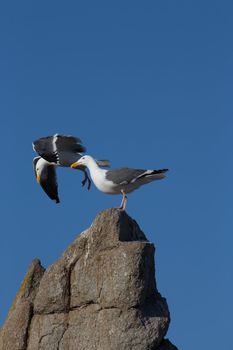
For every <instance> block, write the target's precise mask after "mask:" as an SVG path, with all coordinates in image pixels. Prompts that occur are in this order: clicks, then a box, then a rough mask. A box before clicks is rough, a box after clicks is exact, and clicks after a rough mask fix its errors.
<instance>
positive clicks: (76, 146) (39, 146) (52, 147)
mask: <svg viewBox="0 0 233 350" xmlns="http://www.w3.org/2000/svg"><path fill="white" fill-rule="evenodd" d="M32 145H33V149H34V150H35V151H36V152H37V153H38V154H39V155H40V156H41V157H42V158H44V159H45V160H47V161H48V162H50V163H54V164H57V165H61V166H70V165H71V164H72V163H74V162H75V161H77V160H78V159H79V158H80V156H81V154H80V153H82V152H85V151H86V148H85V147H84V146H83V145H82V141H81V140H80V138H78V137H74V136H66V135H59V134H56V135H54V136H47V137H42V138H40V139H38V140H35V141H34V142H33V144H32Z"/></svg>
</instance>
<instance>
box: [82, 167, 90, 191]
mask: <svg viewBox="0 0 233 350" xmlns="http://www.w3.org/2000/svg"><path fill="white" fill-rule="evenodd" d="M80 170H81V169H80ZM82 171H83V172H84V179H83V181H82V186H84V185H85V184H86V182H87V181H88V184H87V189H88V190H89V189H90V188H91V179H90V178H89V176H88V174H87V171H86V170H85V169H82Z"/></svg>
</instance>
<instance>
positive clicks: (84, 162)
mask: <svg viewBox="0 0 233 350" xmlns="http://www.w3.org/2000/svg"><path fill="white" fill-rule="evenodd" d="M92 164H96V161H95V160H94V158H92V157H91V156H86V155H85V156H83V157H81V158H80V159H79V160H78V161H77V162H75V163H73V164H71V166H70V167H71V168H73V169H77V168H78V167H80V166H86V167H87V168H88V167H90V166H91V165H92Z"/></svg>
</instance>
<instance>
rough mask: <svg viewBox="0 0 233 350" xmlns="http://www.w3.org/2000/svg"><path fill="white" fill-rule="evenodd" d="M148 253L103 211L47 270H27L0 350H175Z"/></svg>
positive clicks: (119, 215) (132, 226)
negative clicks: (168, 332) (168, 331)
mask: <svg viewBox="0 0 233 350" xmlns="http://www.w3.org/2000/svg"><path fill="white" fill-rule="evenodd" d="M154 251H155V249H154V246H153V244H152V243H150V242H148V240H147V239H146V236H145V235H144V233H143V232H142V231H141V229H140V227H139V226H138V224H137V223H136V222H135V221H134V220H133V219H131V218H130V217H129V216H128V215H127V214H126V213H125V212H122V211H120V210H117V209H108V210H105V211H103V212H102V213H100V214H99V215H98V216H97V217H96V219H95V220H94V222H93V224H92V225H91V227H90V228H89V229H88V230H86V231H84V232H83V233H81V234H80V235H79V236H78V237H77V238H76V239H75V240H74V242H73V243H72V244H71V245H70V246H69V247H68V248H67V249H66V251H65V252H64V254H63V255H62V256H61V258H60V259H58V260H57V261H56V262H55V263H54V264H52V265H51V266H49V267H48V268H47V269H46V270H45V269H44V268H43V267H42V266H41V264H40V262H39V260H35V261H34V262H33V263H32V265H31V267H30V268H29V271H28V273H27V275H26V277H25V279H24V282H23V283H22V286H21V288H20V290H19V292H18V294H17V296H16V299H15V301H14V303H13V306H12V308H11V310H10V312H9V315H8V317H7V320H6V322H5V324H4V325H3V327H2V329H1V333H0V350H84V349H85V350H175V349H177V348H176V347H175V346H174V345H172V344H171V343H170V342H169V341H168V340H165V339H164V337H165V335H166V332H167V329H168V326H169V322H170V315H169V310H168V305H167V302H166V299H164V298H163V297H162V296H161V295H160V293H159V292H158V290H157V286H156V281H155V268H154ZM12 335H13V336H12Z"/></svg>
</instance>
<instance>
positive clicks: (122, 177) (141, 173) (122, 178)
mask: <svg viewBox="0 0 233 350" xmlns="http://www.w3.org/2000/svg"><path fill="white" fill-rule="evenodd" d="M79 166H86V167H87V168H88V169H89V171H90V175H91V178H92V180H93V182H94V184H95V186H96V187H97V188H98V190H100V191H102V192H105V193H108V194H122V195H123V197H122V201H121V205H120V207H119V209H122V210H125V208H126V203H127V196H126V193H130V192H132V191H134V190H136V189H137V188H139V187H140V186H142V185H144V184H147V183H149V182H151V181H154V180H160V179H163V178H164V177H165V172H166V171H168V169H159V170H145V169H130V168H119V169H113V170H105V169H100V167H99V166H98V164H97V163H96V161H95V160H94V159H93V158H92V157H91V156H87V155H85V156H83V157H82V158H80V159H79V160H78V161H77V162H75V163H73V164H71V168H75V169H76V168H78V167H79Z"/></svg>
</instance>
